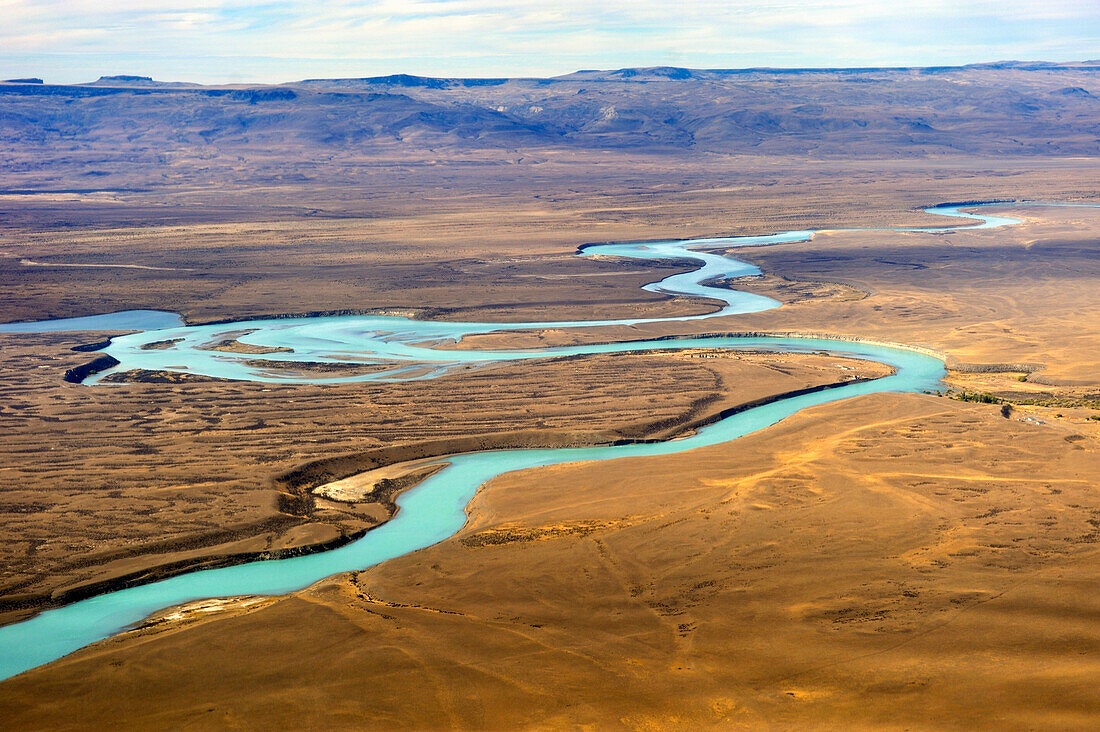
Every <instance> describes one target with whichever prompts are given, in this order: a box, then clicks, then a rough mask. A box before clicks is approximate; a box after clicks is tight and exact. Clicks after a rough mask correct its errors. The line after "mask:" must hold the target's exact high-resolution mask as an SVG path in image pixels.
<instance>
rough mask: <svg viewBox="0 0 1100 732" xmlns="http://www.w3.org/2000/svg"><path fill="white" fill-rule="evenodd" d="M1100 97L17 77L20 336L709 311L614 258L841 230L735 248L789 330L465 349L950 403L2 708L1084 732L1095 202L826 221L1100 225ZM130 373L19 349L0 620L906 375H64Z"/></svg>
mask: <svg viewBox="0 0 1100 732" xmlns="http://www.w3.org/2000/svg"><path fill="white" fill-rule="evenodd" d="M1098 69H1100V66H1096V65H1062V66H1055V67H1043V66H1040V67H1036V68H1023V67H1020V66H1013V65H1011V64H1009V65H988V66H983V67H975V68H970V69H949V70H939V71H920V70H905V71H881V72H868V73H867V74H863V75H860V74H851V73H844V74H840V73H834V72H827V73H826V72H818V73H817V74H816V75H814V74H812V73H809V72H807V74H804V75H797V74H794V75H787V76H784V75H782V74H780V73H778V72H754V73H753V74H745V75H740V76H738V75H734V74H726V75H721V74H719V75H715V74H714V73H712V72H692V73H691V74H689V75H688V76H686V77H685V76H683V75H682V74H678V73H673V72H675V70H671V71H669V70H640V71H639V73H637V74H635V75H633V76H630V75H625V76H624V75H623V74H621V73H620V74H619V75H618V76H615V75H614V74H613V73H612V72H608V73H605V74H602V75H601V74H587V75H586V74H579V75H573V76H571V77H564V78H562V79H560V80H557V81H555V82H553V83H547V84H541V85H540V84H537V83H535V82H533V81H530V80H508V81H504V82H502V83H500V84H492V85H486V86H477V85H471V84H464V83H463V82H462V80H442V81H440V82H439V83H438V84H437V83H434V81H433V80H417V79H416V78H413V77H393V78H388V79H383V80H378V79H375V80H335V81H311V82H302V83H298V84H292V85H285V86H280V87H225V88H220V87H219V88H212V87H199V86H197V85H194V86H172V85H158V84H153V83H149V82H143V81H140V80H134V79H121V80H120V79H114V80H111V79H107V80H104V81H101V82H99V83H96V84H88V85H74V86H65V87H53V86H49V85H35V84H13V85H5V84H0V104H3V110H4V112H5V113H6V114H5V115H4V116H3V117H2V118H0V150H3V151H4V152H5V153H6V154H8V157H7V158H6V162H5V163H3V164H0V166H2V167H0V180H2V185H0V288H2V290H3V292H4V297H3V298H0V322H9V321H21V320H34V319H41V318H56V317H70V316H78V315H87V314H91V313H101V312H112V311H116V310H123V309H129V308H155V309H164V310H170V311H174V312H179V313H181V314H182V315H183V316H184V317H185V319H187V321H188V322H191V323H201V322H212V321H221V320H236V319H246V318H250V317H256V316H272V315H305V314H312V313H336V314H338V313H359V312H370V313H399V314H410V315H415V316H417V317H421V318H434V319H448V320H471V321H492V320H500V321H520V320H522V321H530V320H557V319H595V318H618V317H631V316H658V315H663V316H673V315H686V314H697V313H704V312H712V311H714V309H715V308H716V306H715V304H714V303H711V302H705V301H698V300H689V299H684V298H670V297H666V296H663V295H659V294H656V293H651V292H647V291H644V290H641V289H640V288H641V286H642V285H643V284H646V283H648V282H652V281H654V280H656V279H659V278H661V277H663V276H665V275H668V274H671V273H672V272H675V271H687V270H688V269H690V268H691V265H690V264H688V263H686V262H664V263H654V262H639V261H631V260H614V259H605V258H592V257H578V256H576V251H577V248H578V246H580V245H583V244H585V243H590V242H602V241H628V240H630V241H637V240H654V239H674V238H693V237H705V236H716V235H724V234H726V235H728V234H763V233H772V232H775V231H781V230H801V229H819V228H820V229H832V230H834V231H825V232H821V233H819V234H818V235H817V236H815V238H814V239H813V240H812V241H810V242H802V243H793V244H782V245H772V246H767V247H760V248H754V249H751V250H741V251H739V252H738V253H737V255H736V256H738V257H739V258H743V259H746V260H748V261H751V262H753V263H755V264H757V265H759V266H760V267H761V269H762V270H763V271H764V275H763V276H762V277H757V278H742V279H738V280H734V281H730V282H729V283H727V284H728V286H730V287H733V288H735V289H744V290H749V291H753V292H759V293H762V294H766V295H769V296H771V297H774V298H775V299H777V300H779V301H781V302H782V303H783V306H782V307H781V308H778V309H775V310H771V311H767V312H762V313H756V314H752V315H742V316H730V317H723V318H715V319H708V320H703V321H695V322H666V323H657V324H647V325H638V326H633V327H621V328H598V329H596V328H593V329H570V330H553V331H539V332H532V333H522V332H517V333H508V334H490V335H483V336H474V337H471V338H469V339H467V341H464V342H463V343H461V344H458V345H457V346H456V347H458V348H468V347H479V348H489V347H505V346H507V347H523V346H531V345H540V346H545V345H556V344H567V343H579V342H599V341H608V340H627V339H642V338H653V337H664V336H673V335H689V334H700V333H752V332H761V333H815V334H830V335H837V336H840V337H848V338H865V339H872V340H881V341H886V342H892V343H901V344H908V345H915V346H921V347H924V348H927V349H930V350H932V351H933V352H936V353H940V354H942V355H943V358H944V360H945V361H946V363H947V364H948V366H949V368H950V372H949V375H948V378H947V384H948V387H949V388H950V389H951V392H949V394H948V395H947V396H935V395H916V394H909V395H899V394H880V395H875V396H870V397H862V398H859V399H856V400H849V401H845V402H840V403H836V404H832V405H826V406H822V407H816V408H813V409H811V410H808V411H806V412H802V413H799V414H797V415H795V416H794V417H791V418H789V419H787V420H785V421H783V422H781V423H780V424H778V425H775V426H773V427H771V428H768V429H766V430H764V431H762V432H759V433H755V434H753V435H750V436H748V437H745V438H742V439H740V440H737V441H735V442H733V443H729V444H726V445H720V446H716V447H711V448H704V449H702V450H695V451H691V452H688V453H683V454H679V455H672V456H667V457H659V458H646V459H640V460H631V461H621V462H615V463H596V464H575V465H563V466H556V467H553V468H546V469H539V470H533V471H527V472H523V473H520V474H509V475H505V476H502V477H501V478H499V479H496V480H494V481H493V482H491V483H490V484H489V485H488V486H486V487H484V488H483V489H482V490H481V491H480V492H479V494H478V496H477V497H476V498H475V500H474V502H473V504H471V506H470V509H469V515H470V520H469V523H468V524H467V526H466V527H465V528H464V529H463V530H462V532H461V533H459V534H458V535H456V536H454V537H452V538H451V539H448V540H446V541H444V542H443V543H441V544H438V545H436V546H434V547H431V548H429V549H426V550H423V551H419V552H415V553H413V554H410V555H407V556H404V557H401V558H399V559H397V560H393V561H390V562H386V563H384V564H383V565H381V566H378V567H376V568H373V569H371V570H367V571H364V572H358V573H354V574H351V575H338V576H336V577H333V578H331V579H329V580H326V581H324V582H322V583H320V584H318V585H315V586H314V587H312V588H310V589H308V590H305V591H303V592H298V593H293V594H291V595H288V596H286V597H281V598H264V599H256V598H249V599H246V600H242V601H236V600H234V601H228V602H221V601H219V602H214V603H205V604H201V603H200V604H199V605H196V606H195V607H191V608H184V609H183V610H182V611H165V612H164V613H162V614H161V615H160V616H158V617H156V618H153V619H151V620H150V621H149V622H148V623H147V624H146V626H144V627H143V628H141V629H138V630H135V631H133V632H129V633H125V634H123V635H120V636H117V637H115V638H113V639H110V640H107V641H104V642H102V643H99V644H96V645H95V646H92V647H89V648H87V649H84V650H82V651H79V652H77V653H75V654H73V655H72V656H70V657H68V658H65V659H62V660H60V661H57V662H55V663H52V664H49V665H47V666H45V667H42V668H39V669H35V670H32V671H30V672H28V673H26V674H23V675H20V676H19V677H16V678H14V679H10V680H8V681H5V682H2V683H0V718H3V719H5V720H6V721H7V722H8V724H10V725H12V726H19V727H21V728H25V729H42V728H54V729H57V728H66V726H68V727H70V728H74V729H75V728H86V727H88V726H96V727H99V726H108V725H113V726H128V727H130V728H135V729H136V728H146V729H147V728H149V727H150V726H159V727H178V726H186V725H191V726H195V727H200V728H215V727H217V728H224V727H227V726H239V727H248V728H256V727H266V726H271V725H272V724H278V723H281V721H282V720H286V719H288V718H293V719H295V720H299V721H300V722H301V724H302V725H303V726H314V727H318V728H321V727H324V728H357V727H361V726H362V724H363V720H364V719H370V720H373V722H372V723H373V724H374V725H375V726H379V727H382V728H402V727H403V728H421V729H422V728H436V727H457V728H515V727H531V728H547V727H555V728H557V727H566V726H576V725H592V726H596V727H600V728H617V727H625V728H634V729H656V728H696V727H700V726H709V727H728V726H735V725H743V726H749V727H760V726H768V725H770V726H773V727H780V728H807V727H815V726H816V727H830V728H836V727H838V726H847V727H852V726H854V727H875V728H885V729H914V728H926V727H984V728H1035V727H1044V728H1075V727H1076V728H1082V727H1089V726H1093V724H1094V723H1095V721H1096V720H1097V719H1098V718H1100V709H1098V708H1097V704H1096V701H1095V698H1094V697H1095V695H1094V694H1093V693H1092V689H1093V687H1094V686H1095V682H1096V679H1097V678H1098V673H1100V668H1098V661H1097V659H1098V658H1100V655H1098V654H1100V636H1098V634H1097V632H1096V631H1095V626H1096V622H1095V620H1096V615H1097V612H1098V608H1097V605H1096V602H1095V601H1094V599H1093V598H1092V594H1091V592H1090V588H1091V587H1093V586H1095V583H1096V581H1097V579H1098V577H1097V571H1096V569H1095V565H1096V549H1095V547H1096V540H1097V527H1098V525H1100V524H1098V522H1100V498H1098V497H1097V493H1096V491H1097V488H1100V485H1098V482H1100V419H1097V418H1098V417H1100V346H1098V345H1097V344H1100V258H1098V257H1097V247H1098V242H1100V235H1098V234H1097V232H1098V231H1100V208H1079V207H1072V208H1071V207H1049V208H1047V207H1024V206H1006V207H1005V208H1004V209H998V213H1001V212H1004V213H1005V215H1010V216H1014V217H1016V218H1021V219H1024V220H1025V223H1024V224H1021V225H1019V226H1016V227H1011V228H1002V229H993V230H984V231H969V232H967V231H956V232H951V233H943V234H932V233H916V232H887V231H875V230H868V231H860V232H840V231H835V230H836V229H841V228H849V227H863V228H868V229H875V228H878V227H888V226H944V225H950V223H951V222H947V221H945V220H944V219H942V218H940V217H936V216H932V215H929V214H926V213H924V212H923V211H922V210H921V209H923V208H924V207H927V206H931V205H933V204H937V203H942V202H949V201H956V202H961V201H973V200H1008V201H1017V200H1019V201H1036V200H1039V201H1043V200H1045V201H1061V202H1084V203H1092V204H1097V203H1100V191H1097V189H1096V170H1097V157H1096V156H1097V155H1098V153H1100V150H1098V149H1097V147H1096V127H1095V120H1096V115H1095V107H1096V105H1097V104H1100V102H1097V101H1096V99H1097V98H1098V97H1100V86H1097V84H1096V82H1095V81H1094V79H1095V78H1096V74H1097V73H1098ZM16 87H18V88H16ZM586 96H590V97H592V99H591V100H588V99H585V97H586ZM578 98H580V99H585V100H584V101H583V102H579V101H577V99H578ZM662 105H663V106H662ZM608 106H611V107H614V109H613V110H612V111H613V112H614V114H611V113H610V112H607V111H605V110H606V108H607V107H608ZM498 107H501V108H503V110H498V109H497V108H498ZM536 107H539V108H540V110H539V111H537V112H536V111H533V110H534V109H535V108H536ZM356 115H358V116H356ZM354 130H359V133H358V136H357V135H356V134H353V132H354ZM845 141H847V142H845ZM104 335H105V334H102V333H70V334H40V335H33V334H23V335H17V334H6V335H0V434H2V435H3V437H0V456H2V460H0V465H2V467H0V526H2V527H3V528H2V529H0V537H2V538H3V541H2V542H0V546H2V547H3V549H2V551H0V557H2V561H0V622H13V621H15V620H17V619H20V618H24V617H27V616H28V614H31V613H33V612H35V611H37V610H39V609H42V608H44V607H48V606H50V605H52V604H58V603H62V602H65V601H67V600H69V599H73V598H75V597H79V596H81V595H83V594H86V593H87V592H89V591H90V590H92V589H96V588H102V587H105V586H119V585H120V584H125V583H127V582H137V581H145V580H148V579H151V578H155V577H161V576H166V575H168V574H171V573H174V572H178V571H181V570H183V569H186V568H192V567H195V566H214V565H216V564H224V563H228V562H235V561H241V560H242V559H244V558H246V557H256V556H259V555H264V554H266V555H268V556H272V555H280V554H283V553H286V552H288V551H290V552H293V551H297V550H299V549H300V548H302V547H309V546H316V545H323V544H326V543H336V542H340V541H344V540H346V538H347V537H351V536H355V535H358V534H359V533H361V532H362V531H364V530H366V529H368V528H369V527H371V526H374V525H377V524H378V523H379V522H380V521H383V520H385V519H386V518H387V517H388V516H389V515H390V513H391V512H392V502H391V501H392V493H390V492H389V491H392V490H395V489H399V488H400V487H401V485H403V484H402V483H401V481H402V480H405V479H406V478H409V476H412V477H413V478H415V476H416V475H419V474H420V473H419V472H418V471H422V470H424V467H423V466H424V464H423V462H417V461H418V460H420V459H422V458H424V457H432V456H436V455H446V454H449V453H454V452H461V451H465V450H473V449H484V448H492V447H503V446H515V445H535V444H539V445H565V444H596V443H606V442H611V441H615V440H622V439H653V438H669V437H672V436H675V435H677V434H682V433H683V432H684V431H685V430H690V429H691V428H692V426H693V425H697V424H699V423H701V422H703V421H706V420H707V419H708V418H711V417H713V416H714V415H716V414H718V413H720V412H722V411H723V410H727V409H730V408H733V407H736V406H737V405H743V404H746V403H752V402H756V401H759V400H764V399H768V398H772V397H774V396H776V395H780V394H783V393H786V392H790V391H794V390H799V389H804V388H807V387H813V386H817V385H822V384H829V383H834V382H837V381H840V380H843V379H844V378H847V377H850V376H853V375H858V376H872V375H876V374H881V373H882V370H881V367H878V366H875V365H870V364H862V365H860V366H858V369H857V370H855V371H853V370H848V369H841V368H838V367H839V366H843V365H847V366H849V367H851V366H852V364H851V363H849V362H845V361H842V360H839V359H837V358H830V357H819V356H799V357H793V356H790V355H780V356H776V355H774V354H742V355H740V356H739V357H738V356H730V355H719V354H715V353H711V352H700V351H692V352H682V353H679V352H661V353H650V354H631V355H613V356H587V357H581V358H569V359H555V360H547V361H535V362H530V363H523V364H504V365H497V366H493V367H489V368H484V369H478V370H472V371H469V372H465V373H457V374H453V375H449V376H445V377H441V378H438V379H433V380H429V381H422V382H408V383H372V384H352V385H341V386H269V385H262V384H251V383H239V382H220V381H198V380H194V381H187V382H184V383H139V384H104V385H99V386H94V387H91V386H82V385H75V384H67V383H64V382H63V381H62V379H61V377H62V375H63V374H64V372H65V371H66V369H69V368H72V367H74V366H78V365H80V364H82V363H85V362H87V361H89V360H90V359H91V358H93V357H94V356H95V355H96V354H94V353H81V352H73V351H71V350H70V349H71V348H72V347H73V346H76V345H79V344H83V343H89V342H92V341H97V340H100V339H102V337H103V336H104ZM951 397H954V398H951ZM975 400H977V401H975ZM1002 411H1003V413H1004V414H1005V415H1007V416H1002ZM391 463H396V464H397V467H393V468H385V467H383V468H382V469H381V471H380V472H378V471H376V472H371V473H369V474H367V475H366V477H365V478H363V479H362V481H363V485H358V487H356V486H355V485H351V487H350V488H349V487H348V486H349V484H343V487H338V490H337V492H336V493H335V494H334V493H332V492H330V493H329V494H328V495H329V496H332V495H341V494H340V491H341V490H345V489H347V490H363V489H364V485H365V487H366V488H367V489H370V490H371V491H374V492H373V493H372V495H371V496H370V497H369V498H367V497H365V496H364V497H363V500H356V501H353V502H347V501H344V502H341V501H335V500H330V499H329V498H326V497H324V496H323V495H322V496H318V495H317V494H316V493H314V492H313V489H314V488H316V487H317V486H321V485H324V484H325V483H331V482H332V481H336V480H340V479H343V478H346V477H348V476H352V475H355V474H359V473H362V472H363V471H367V470H373V469H376V468H377V466H379V465H382V466H386V465H390V464H391ZM387 471H389V472H387ZM381 481H387V482H386V483H382V482H381ZM395 481H396V482H395ZM372 484H373V488H372ZM380 486H382V487H380ZM395 486H396V488H395Z"/></svg>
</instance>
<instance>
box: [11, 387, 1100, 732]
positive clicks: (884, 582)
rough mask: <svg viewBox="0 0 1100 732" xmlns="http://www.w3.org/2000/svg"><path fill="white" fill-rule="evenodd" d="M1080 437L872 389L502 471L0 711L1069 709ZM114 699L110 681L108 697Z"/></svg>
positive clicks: (1080, 582)
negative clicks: (403, 527)
mask: <svg viewBox="0 0 1100 732" xmlns="http://www.w3.org/2000/svg"><path fill="white" fill-rule="evenodd" d="M1098 473H1100V449H1098V446H1097V444H1096V442H1095V441H1094V440H1091V439H1087V438H1077V437H1076V436H1075V435H1074V433H1072V432H1071V431H1069V430H1061V429H1052V428H1050V427H1043V426H1036V425H1031V424H1027V423H1022V422H1018V421H1015V420H1006V419H1004V418H1002V417H1000V416H999V414H998V413H997V412H996V410H995V408H994V407H991V406H989V405H970V404H964V403H961V402H957V401H952V400H946V399H942V398H937V397H930V396H918V395H875V396H870V397H861V398H859V399H855V400H849V401H845V402H841V403H836V404H830V405H826V406H821V407H816V408H813V409H811V410H807V411H806V412H804V413H800V414H798V415H796V416H794V417H792V418H790V419H788V420H785V421H784V422H782V423H780V424H778V425H776V426H774V427H771V428H768V429H767V430H764V431H762V432H760V433H757V434H754V435H750V436H748V437H746V438H743V439H741V440H738V441H737V442H735V443H732V444H727V445H718V446H715V447H710V448H703V449H700V450H695V451H692V452H689V453H683V454H679V455H673V456H667V457H661V458H645V459H637V460H627V461H619V462H616V463H613V464H610V465H608V464H602V463H599V464H586V463H582V464H572V465H563V466H556V467H553V468H548V469H539V470H536V471H526V472H522V473H517V474H510V475H505V476H502V477H500V478H498V479H496V480H494V481H492V482H491V483H490V484H489V485H488V486H487V487H486V488H485V489H483V490H482V491H481V492H480V493H479V495H478V496H477V498H476V499H475V500H474V502H473V504H472V505H471V508H470V521H469V523H468V525H467V526H466V527H465V528H464V529H463V530H462V532H461V533H460V534H458V535H457V536H455V537H453V538H451V539H448V540H447V541H445V542H443V543H442V544H439V545H437V546H434V547H432V548H429V549H426V550H423V551H420V552H417V553H415V554H412V555H409V556H406V557H402V558H400V559H397V560H393V561H390V562H387V563H385V564H383V565H381V566H379V567H376V568H374V569H371V570H368V571H365V572H357V573H353V574H350V575H340V576H337V577H334V578H332V579H329V580H326V581H323V582H321V583H318V584H317V585H315V586H314V587H313V588H311V589H310V590H308V591H305V592H301V593H294V594H292V595H289V596H287V597H283V598H273V599H269V600H263V601H260V602H254V601H248V602H247V603H245V604H240V603H227V604H223V605H221V606H219V607H205V606H202V607H199V608H193V609H192V611H191V612H178V613H173V614H171V616H170V617H161V619H160V620H158V621H155V622H152V623H150V624H149V626H148V627H146V628H144V629H141V630H137V631H134V632H131V633H128V634H125V635H123V636H119V637H117V638H114V639H112V640H109V641H105V642H103V643H100V644H97V645H96V646H94V647H92V648H89V649H86V650H83V651H80V652H77V653H76V654H73V655H72V656H70V657H68V658H66V659H64V660H62V661H59V662H56V663H54V664H51V665H50V666H48V667H45V668H43V669H39V670H36V671H32V672H29V673H27V674H24V675H22V676H20V677H17V678H15V679H12V680H10V681H8V682H5V684H4V685H3V693H0V709H3V712H4V716H5V718H6V719H8V720H9V721H10V722H11V723H12V724H18V725H19V726H21V727H24V728H41V727H44V726H54V725H58V724H60V726H61V727H62V728H64V727H65V725H69V726H71V727H74V728H75V727H79V726H82V725H88V726H101V725H107V724H110V725H119V726H121V727H123V728H135V729H136V728H142V727H147V726H148V725H158V726H178V725H183V724H187V725H191V726H198V727H203V728H213V727H222V726H226V725H230V726H233V725H239V726H244V727H248V728H260V727H265V726H270V725H272V724H280V723H283V722H285V721H286V720H294V721H295V723H296V724H301V725H304V726H316V727H325V728H335V729H354V728H359V727H361V726H362V725H363V724H364V723H366V722H367V721H368V720H369V723H370V724H372V725H375V726H380V727H385V728H411V729H425V728H476V729H486V728H488V729H503V728H516V727H521V728H547V727H553V728H560V727H571V726H584V725H595V726H598V727H602V728H633V729H653V728H698V727H708V728H712V727H725V728H729V727H734V728H737V727H751V728H760V727H775V728H802V729H804V728H836V727H848V728H852V727H857V728H868V727H873V728H880V729H912V728H928V727H937V728H966V727H969V728H980V729H1005V728H1029V727H1036V726H1040V727H1044V728H1048V729H1051V728H1080V727H1082V726H1089V725H1090V724H1091V721H1094V720H1095V719H1096V715H1097V714H1100V708H1098V705H1097V699H1096V696H1095V694H1094V693H1093V683H1092V681H1093V679H1095V677H1096V674H1097V673H1098V672H1100V669H1098V668H1097V657H1098V653H1100V631H1097V625H1096V623H1095V617H1096V613H1097V611H1098V608H1097V603H1096V598H1095V593H1094V592H1093V591H1092V588H1093V586H1094V584H1095V577H1096V558H1097V543H1096V542H1097V539H1098V538H1100V534H1098V532H1097V525H1098V522H1100V500H1098V498H1097V495H1096V491H1095V488H1096V486H1095V477H1096V475H1097V474H1098ZM105 689H109V690H110V691H109V693H105V692H104V690H105Z"/></svg>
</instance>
